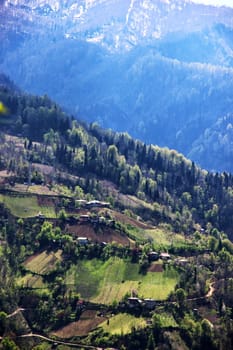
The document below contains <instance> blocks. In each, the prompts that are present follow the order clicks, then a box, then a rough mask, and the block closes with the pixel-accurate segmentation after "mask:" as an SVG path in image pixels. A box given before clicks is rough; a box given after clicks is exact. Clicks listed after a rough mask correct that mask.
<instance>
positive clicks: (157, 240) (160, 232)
mask: <svg viewBox="0 0 233 350" xmlns="http://www.w3.org/2000/svg"><path fill="white" fill-rule="evenodd" d="M144 232H145V236H146V237H150V238H151V239H152V240H153V242H154V247H155V248H156V249H159V248H164V249H166V248H170V247H171V246H172V245H173V246H176V245H177V246H180V245H186V241H185V238H184V236H183V235H181V234H177V233H174V232H172V231H169V230H166V229H163V228H155V229H150V230H145V231H144Z"/></svg>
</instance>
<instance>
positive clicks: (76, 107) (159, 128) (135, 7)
mask: <svg viewBox="0 0 233 350" xmlns="http://www.w3.org/2000/svg"><path fill="white" fill-rule="evenodd" d="M0 11H1V14H2V16H1V22H0V25H1V28H2V29H3V30H2V31H1V34H0V35H1V37H2V38H3V39H4V38H7V40H3V45H2V47H1V49H0V62H1V66H0V68H1V69H2V70H3V71H5V72H6V73H7V74H8V75H9V76H10V77H11V78H13V79H14V80H15V81H16V83H17V84H18V85H19V86H21V87H22V88H23V89H26V90H28V91H30V92H33V93H37V94H38V93H39V94H48V95H50V96H51V97H52V98H53V99H55V100H56V101H57V102H59V103H60V104H62V105H63V106H64V107H66V108H67V109H69V110H70V111H71V112H72V113H73V114H74V115H78V116H79V118H83V119H84V120H87V121H89V122H92V121H98V123H100V124H101V125H102V126H104V127H107V128H113V129H115V130H118V131H127V132H129V133H130V134H132V136H134V137H137V138H139V139H142V140H143V141H145V142H147V143H156V144H158V145H160V146H168V147H170V148H175V149H177V150H178V151H180V152H182V153H184V154H185V155H186V156H190V157H191V158H192V160H195V161H198V163H199V164H200V165H201V166H202V167H206V168H208V169H211V170H217V171H224V170H225V171H233V166H232V165H231V162H229V161H226V162H225V159H224V158H222V157H221V151H220V149H221V147H220V148H219V149H218V146H217V149H216V150H215V152H217V153H216V154H219V155H218V156H217V158H216V157H213V158H212V155H211V152H209V151H208V149H211V147H212V145H209V144H208V142H212V141H210V140H213V138H212V137H210V138H208V139H207V140H205V142H204V143H203V145H202V146H201V147H197V144H198V143H199V142H200V140H202V139H203V138H204V135H205V134H206V130H210V132H211V130H215V127H214V125H215V124H216V122H217V121H218V120H219V119H221V118H224V117H225V116H227V115H229V114H231V113H232V105H233V93H232V91H233V86H232V85H233V70H232V68H233V35H232V31H233V9H230V8H226V7H220V8H217V7H213V6H204V5H197V4H194V3H192V2H191V1H188V0H187V1H184V0H177V1H163V0H158V1H156V2H155V1H152V0H140V1H139V0H124V1H123V0H108V1H106V0H95V1H79V2H78V3H77V2H75V1H48V2H45V1H33V0H29V1H5V3H4V5H2V6H0ZM220 125H222V124H220ZM215 132H216V131H215ZM217 132H219V135H221V134H222V133H223V132H224V131H223V130H219V128H218V131H217ZM231 137H232V136H231V135H230V136H229V137H228V140H229V144H228V143H227V144H226V145H225V147H226V148H227V147H228V146H229V148H230V149H231V144H232V139H231ZM200 150H201V151H200ZM218 152H219V153H218ZM216 159H218V161H217V160H216ZM219 159H221V161H219Z"/></svg>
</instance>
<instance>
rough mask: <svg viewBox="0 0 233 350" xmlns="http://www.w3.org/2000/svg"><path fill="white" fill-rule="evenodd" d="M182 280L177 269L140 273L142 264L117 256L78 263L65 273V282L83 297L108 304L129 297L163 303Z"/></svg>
mask: <svg viewBox="0 0 233 350" xmlns="http://www.w3.org/2000/svg"><path fill="white" fill-rule="evenodd" d="M178 279H179V275H178V272H177V271H176V270H175V269H174V268H167V269H166V270H165V271H162V272H148V273H147V274H146V275H142V274H140V273H139V265H138V264H132V263H131V262H129V261H125V260H123V259H120V258H117V257H114V258H110V259H109V260H107V261H105V262H104V261H101V260H97V259H93V260H89V261H79V262H78V264H77V265H73V266H72V267H71V268H70V270H69V271H68V272H67V274H66V279H65V282H66V284H67V285H69V288H72V289H74V290H75V291H77V292H78V293H80V294H81V297H82V298H84V299H87V300H90V301H92V302H96V303H101V304H105V305H109V304H111V303H112V302H113V301H120V300H122V298H123V297H124V296H125V295H126V294H127V293H129V294H131V293H132V292H134V293H136V294H137V295H139V296H140V297H143V298H154V299H157V300H164V299H166V298H167V297H168V295H169V293H170V292H171V291H173V290H174V288H175V285H176V284H177V282H178Z"/></svg>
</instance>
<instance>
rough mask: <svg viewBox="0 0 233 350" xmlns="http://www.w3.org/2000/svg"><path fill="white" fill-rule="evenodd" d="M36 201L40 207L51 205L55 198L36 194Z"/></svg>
mask: <svg viewBox="0 0 233 350" xmlns="http://www.w3.org/2000/svg"><path fill="white" fill-rule="evenodd" d="M37 202H38V205H39V206H41V207H53V206H54V204H55V202H56V199H55V198H53V197H50V196H37Z"/></svg>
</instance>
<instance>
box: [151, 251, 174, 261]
mask: <svg viewBox="0 0 233 350" xmlns="http://www.w3.org/2000/svg"><path fill="white" fill-rule="evenodd" d="M147 255H148V260H149V261H156V260H158V259H162V260H165V261H166V260H170V259H171V255H170V254H168V253H158V252H154V251H152V252H149V253H148V254H147Z"/></svg>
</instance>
